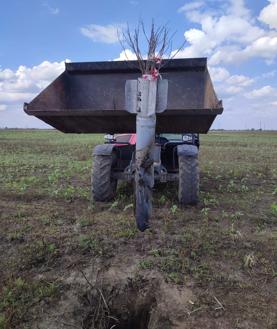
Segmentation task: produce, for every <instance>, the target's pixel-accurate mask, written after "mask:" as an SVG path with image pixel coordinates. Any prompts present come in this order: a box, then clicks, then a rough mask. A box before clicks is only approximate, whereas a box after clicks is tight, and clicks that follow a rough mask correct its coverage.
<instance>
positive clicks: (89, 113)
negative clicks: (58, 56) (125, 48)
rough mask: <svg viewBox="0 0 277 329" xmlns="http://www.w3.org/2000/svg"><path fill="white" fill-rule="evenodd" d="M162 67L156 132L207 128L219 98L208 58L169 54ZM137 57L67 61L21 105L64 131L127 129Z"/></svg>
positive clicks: (131, 122)
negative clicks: (162, 106) (129, 84)
mask: <svg viewBox="0 0 277 329" xmlns="http://www.w3.org/2000/svg"><path fill="white" fill-rule="evenodd" d="M163 64H165V65H164V67H163V68H162V69H161V70H160V73H161V76H162V78H163V79H167V80H168V95H167V106H166V110H165V111H164V112H163V113H158V114H157V124H156V132H157V133H184V132H187V133H190V132H192V133H207V132H208V130H209V129H210V127H211V125H212V123H213V121H214V119H215V117H216V115H217V114H221V113H222V111H223V109H222V103H221V101H219V100H218V99H217V96H216V94H215V92H214V89H213V85H212V82H211V79H210V75H209V72H208V69H207V60H206V59H205V58H199V59H173V60H168V61H164V62H163ZM137 67H138V66H137V62H136V61H128V62H91V63H66V69H65V71H64V72H63V73H62V74H61V75H60V76H59V77H58V78H57V79H56V80H55V81H54V82H52V83H51V84H50V85H49V86H48V87H47V88H46V89H44V90H43V91H42V92H41V93H40V94H39V95H38V96H37V97H36V98H34V99H33V100H32V101H31V102H30V103H29V104H25V105H24V111H25V112H26V113H27V114H29V115H34V116H36V117H37V118H39V119H41V120H43V121H44V122H46V123H48V124H49V125H51V126H52V127H54V128H56V129H58V130H61V131H63V132H65V133H130V132H135V131H136V115H135V114H131V113H128V112H127V111H126V104H125V83H126V80H132V79H137V78H138V77H139V76H141V73H140V71H139V70H138V68H137Z"/></svg>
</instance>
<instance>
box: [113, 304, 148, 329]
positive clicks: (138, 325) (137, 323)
mask: <svg viewBox="0 0 277 329" xmlns="http://www.w3.org/2000/svg"><path fill="white" fill-rule="evenodd" d="M114 317H115V319H111V320H110V321H109V324H108V328H113V329H147V328H148V324H149V320H150V310H149V309H148V308H146V307H144V308H142V309H140V310H138V312H136V313H134V314H130V315H129V317H128V319H125V320H124V319H122V318H121V315H120V314H115V315H114Z"/></svg>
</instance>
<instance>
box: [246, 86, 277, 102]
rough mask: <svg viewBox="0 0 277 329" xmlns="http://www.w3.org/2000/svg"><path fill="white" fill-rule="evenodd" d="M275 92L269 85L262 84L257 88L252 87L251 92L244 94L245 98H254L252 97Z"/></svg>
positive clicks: (270, 94) (269, 94)
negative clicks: (262, 85)
mask: <svg viewBox="0 0 277 329" xmlns="http://www.w3.org/2000/svg"><path fill="white" fill-rule="evenodd" d="M275 94H276V90H275V89H274V88H272V87H271V86H264V87H262V88H259V89H254V90H252V91H251V92H248V93H246V94H245V97H246V98H249V99H254V98H260V97H265V96H267V97H268V96H273V95H275Z"/></svg>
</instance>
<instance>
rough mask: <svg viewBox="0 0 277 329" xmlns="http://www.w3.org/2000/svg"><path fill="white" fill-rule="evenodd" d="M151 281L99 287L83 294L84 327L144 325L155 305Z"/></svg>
mask: <svg viewBox="0 0 277 329" xmlns="http://www.w3.org/2000/svg"><path fill="white" fill-rule="evenodd" d="M153 291H155V290H154V289H153V285H151V284H150V285H149V286H148V285H147V284H146V285H145V284H143V286H140V287H138V286H134V283H133V282H128V283H127V284H126V285H124V286H122V285H121V286H117V287H111V286H109V287H105V288H103V287H101V289H100V288H95V289H92V290H90V291H89V292H87V293H86V294H85V296H84V306H85V309H86V313H85V317H84V319H83V328H84V329H95V328H97V329H111V328H112V329H147V328H148V326H149V323H150V317H151V312H152V310H153V308H154V307H155V305H156V300H155V297H154V296H153Z"/></svg>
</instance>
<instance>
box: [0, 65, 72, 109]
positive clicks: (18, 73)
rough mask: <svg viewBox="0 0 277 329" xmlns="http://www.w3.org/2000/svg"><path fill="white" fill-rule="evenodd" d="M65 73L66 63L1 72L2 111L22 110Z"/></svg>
mask: <svg viewBox="0 0 277 329" xmlns="http://www.w3.org/2000/svg"><path fill="white" fill-rule="evenodd" d="M67 61H68V60H67ZM63 71H64V61H62V62H49V61H44V62H42V63H41V64H39V65H36V66H33V67H26V66H23V65H20V66H19V67H18V69H17V70H15V71H12V70H10V69H4V70H0V107H1V110H2V111H3V110H8V109H9V108H21V107H22V103H23V102H27V101H30V100H31V99H32V98H33V97H34V96H35V95H36V94H38V93H39V92H40V91H41V90H42V89H43V88H45V87H46V86H47V85H48V84H49V83H50V82H52V81H53V80H54V79H55V78H56V77H57V76H58V75H59V74H60V73H62V72H63Z"/></svg>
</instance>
